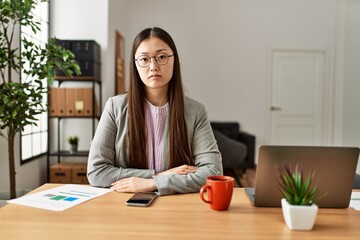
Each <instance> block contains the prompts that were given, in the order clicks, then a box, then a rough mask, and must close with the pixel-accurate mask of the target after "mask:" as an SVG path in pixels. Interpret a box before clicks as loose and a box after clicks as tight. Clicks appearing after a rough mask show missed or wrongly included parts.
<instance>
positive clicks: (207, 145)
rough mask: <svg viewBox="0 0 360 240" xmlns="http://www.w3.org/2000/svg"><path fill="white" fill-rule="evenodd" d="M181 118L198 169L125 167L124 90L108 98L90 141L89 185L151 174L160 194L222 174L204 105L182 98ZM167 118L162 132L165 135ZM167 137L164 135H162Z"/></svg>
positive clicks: (106, 184) (166, 154)
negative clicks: (163, 172) (164, 171)
mask: <svg viewBox="0 0 360 240" xmlns="http://www.w3.org/2000/svg"><path fill="white" fill-rule="evenodd" d="M184 103H185V121H186V125H187V131H188V137H189V143H190V145H191V151H192V154H193V158H194V162H195V165H196V166H197V167H198V170H197V171H196V172H195V173H190V174H187V175H179V174H166V175H159V176H155V170H153V169H134V168H128V167H127V163H128V154H127V153H128V152H127V151H123V150H124V148H125V149H126V148H127V146H126V143H125V139H126V133H127V131H128V111H127V108H128V101H127V94H123V95H118V96H115V97H111V98H109V100H108V101H107V102H106V104H105V108H104V111H103V113H102V115H101V119H100V121H99V124H98V126H97V130H96V133H95V136H94V139H93V140H92V142H91V147H90V153H89V159H88V168H87V169H88V172H87V176H88V179H89V182H90V184H91V185H93V186H98V187H109V186H110V185H111V183H113V182H115V181H117V180H119V179H123V178H128V177H141V178H153V179H154V180H155V184H156V186H157V189H158V192H159V194H160V195H168V194H173V193H190V192H197V191H199V189H200V188H201V186H202V185H204V184H205V182H206V177H207V176H210V175H222V159H221V154H220V152H219V149H218V146H217V144H216V140H215V138H214V135H213V131H212V129H211V126H210V122H209V120H208V118H207V112H206V110H205V107H204V106H203V105H202V104H201V103H199V102H197V101H195V100H193V99H190V98H188V97H185V99H184ZM167 133H168V120H167V123H166V129H165V134H166V136H168V134H167ZM165 142H168V141H167V137H166V138H165ZM163 156H164V161H163V162H164V164H165V169H169V167H168V165H169V148H168V144H166V146H164V155H163Z"/></svg>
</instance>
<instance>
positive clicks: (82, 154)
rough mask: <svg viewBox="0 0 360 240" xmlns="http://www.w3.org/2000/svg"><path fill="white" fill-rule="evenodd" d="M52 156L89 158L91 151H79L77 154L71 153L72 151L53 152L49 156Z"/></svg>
mask: <svg viewBox="0 0 360 240" xmlns="http://www.w3.org/2000/svg"><path fill="white" fill-rule="evenodd" d="M49 155H50V156H56V157H57V156H62V157H87V156H88V155H89V151H77V152H76V153H70V151H59V152H52V153H50V154H49Z"/></svg>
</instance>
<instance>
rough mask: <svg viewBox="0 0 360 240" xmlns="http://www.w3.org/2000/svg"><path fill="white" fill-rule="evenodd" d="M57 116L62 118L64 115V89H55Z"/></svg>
mask: <svg viewBox="0 0 360 240" xmlns="http://www.w3.org/2000/svg"><path fill="white" fill-rule="evenodd" d="M56 91H57V94H56V99H57V104H56V106H57V110H58V111H57V116H59V117H63V116H65V113H66V105H65V88H57V90H56Z"/></svg>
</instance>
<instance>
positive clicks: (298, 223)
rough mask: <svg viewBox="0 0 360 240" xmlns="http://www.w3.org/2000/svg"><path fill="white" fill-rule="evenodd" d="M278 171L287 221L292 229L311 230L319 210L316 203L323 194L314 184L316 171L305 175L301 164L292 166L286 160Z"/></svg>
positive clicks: (283, 210)
mask: <svg viewBox="0 0 360 240" xmlns="http://www.w3.org/2000/svg"><path fill="white" fill-rule="evenodd" d="M277 171H278V179H279V182H278V183H279V190H280V192H281V194H282V195H283V198H282V199H281V207H282V212H283V216H284V220H285V223H286V224H287V226H288V227H289V228H290V229H294V230H311V229H312V228H313V226H314V224H315V220H316V216H317V212H318V206H317V204H316V203H317V202H318V201H319V200H320V198H321V197H322V196H323V195H322V196H320V195H319V189H318V188H317V187H316V186H312V182H313V179H314V176H315V172H314V171H311V172H309V173H308V175H307V176H305V174H304V171H303V170H302V168H301V165H300V164H296V166H295V168H292V167H291V166H290V164H289V163H286V162H285V163H284V164H283V165H282V166H281V167H279V168H277Z"/></svg>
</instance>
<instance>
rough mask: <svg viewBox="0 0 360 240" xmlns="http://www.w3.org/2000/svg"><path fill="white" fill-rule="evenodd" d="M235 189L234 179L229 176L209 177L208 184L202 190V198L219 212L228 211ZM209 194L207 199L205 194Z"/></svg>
mask: <svg viewBox="0 0 360 240" xmlns="http://www.w3.org/2000/svg"><path fill="white" fill-rule="evenodd" d="M233 189H234V178H232V177H228V176H209V177H207V178H206V184H205V185H204V186H202V187H201V189H200V198H201V200H203V201H204V202H205V203H208V204H210V207H211V208H212V209H214V210H217V211H224V210H227V209H228V208H229V206H230V203H231V198H232V193H233ZM205 192H206V193H207V199H206V198H205V197H204V193H205Z"/></svg>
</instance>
